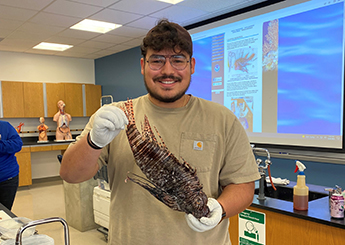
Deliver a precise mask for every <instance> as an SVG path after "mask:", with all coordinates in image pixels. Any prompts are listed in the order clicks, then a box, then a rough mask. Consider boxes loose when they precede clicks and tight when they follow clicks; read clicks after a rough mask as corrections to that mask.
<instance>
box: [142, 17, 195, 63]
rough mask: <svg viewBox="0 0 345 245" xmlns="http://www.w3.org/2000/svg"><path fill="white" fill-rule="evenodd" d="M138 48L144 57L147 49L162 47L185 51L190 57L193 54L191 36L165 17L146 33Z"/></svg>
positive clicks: (157, 49)
mask: <svg viewBox="0 0 345 245" xmlns="http://www.w3.org/2000/svg"><path fill="white" fill-rule="evenodd" d="M140 48H141V54H142V55H143V57H144V58H146V53H147V50H148V49H153V50H154V51H157V52H159V51H161V50H163V49H171V50H173V51H174V52H176V53H180V52H182V51H185V52H186V53H187V54H189V55H190V57H192V55H193V43H192V38H191V36H190V35H189V33H188V31H187V30H186V29H184V28H183V27H182V26H180V25H178V24H176V23H173V22H169V21H168V20H166V19H163V20H160V21H159V22H158V24H157V25H156V26H155V27H154V28H152V29H151V30H150V31H149V32H148V33H147V35H146V37H145V38H144V39H143V42H142V44H141V46H140Z"/></svg>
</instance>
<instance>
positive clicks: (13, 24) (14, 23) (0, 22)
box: [0, 19, 24, 30]
mask: <svg viewBox="0 0 345 245" xmlns="http://www.w3.org/2000/svg"><path fill="white" fill-rule="evenodd" d="M22 24H24V21H18V20H8V19H0V28H6V29H11V30H14V29H16V28H18V27H19V26H21V25H22Z"/></svg>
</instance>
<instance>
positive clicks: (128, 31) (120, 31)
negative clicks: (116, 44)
mask: <svg viewBox="0 0 345 245" xmlns="http://www.w3.org/2000/svg"><path fill="white" fill-rule="evenodd" d="M146 33H147V30H146V29H139V28H134V27H129V26H121V27H119V28H116V29H115V30H112V31H110V32H107V34H110V35H119V36H124V37H134V38H138V37H140V36H143V35H146Z"/></svg>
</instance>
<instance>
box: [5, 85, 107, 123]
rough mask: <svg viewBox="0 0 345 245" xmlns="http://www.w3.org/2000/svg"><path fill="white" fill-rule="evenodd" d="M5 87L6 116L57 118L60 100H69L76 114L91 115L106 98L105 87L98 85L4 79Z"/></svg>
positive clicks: (68, 107)
mask: <svg viewBox="0 0 345 245" xmlns="http://www.w3.org/2000/svg"><path fill="white" fill-rule="evenodd" d="M83 86H85V90H84V91H83ZM44 87H45V91H44ZM1 89H2V102H3V103H2V109H3V117H4V118H29V117H35V118H39V117H53V116H54V115H55V113H56V112H58V107H57V102H58V101H59V100H63V101H64V102H65V104H66V107H65V110H66V112H67V113H68V114H70V115H71V116H72V117H83V116H91V115H92V114H93V113H95V112H96V110H98V108H99V107H100V99H101V97H102V86H101V85H94V84H85V85H83V84H78V83H45V84H43V83H36V82H10V81H1ZM44 93H45V94H44ZM84 99H85V103H84ZM45 105H46V107H47V111H46V114H45V111H44V106H45ZM84 112H85V114H84Z"/></svg>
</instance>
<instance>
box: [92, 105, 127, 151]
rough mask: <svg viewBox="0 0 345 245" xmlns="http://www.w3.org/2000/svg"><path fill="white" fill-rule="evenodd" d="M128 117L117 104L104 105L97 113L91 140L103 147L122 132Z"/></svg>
mask: <svg viewBox="0 0 345 245" xmlns="http://www.w3.org/2000/svg"><path fill="white" fill-rule="evenodd" d="M127 124H128V119H127V117H126V115H125V113H124V112H123V111H122V110H121V109H120V108H118V107H116V106H103V107H101V108H100V109H99V110H98V111H97V112H96V114H95V119H94V121H93V127H92V129H91V131H90V139H91V141H92V142H93V143H94V144H95V145H97V146H98V147H101V148H103V147H104V146H106V145H107V144H109V143H110V142H111V141H112V140H113V139H114V138H115V137H116V135H118V134H119V133H120V131H121V130H122V129H124V128H125V125H127Z"/></svg>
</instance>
